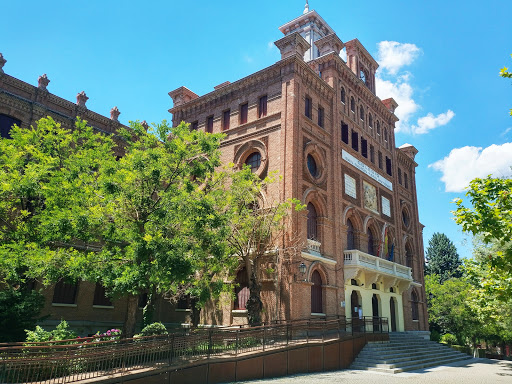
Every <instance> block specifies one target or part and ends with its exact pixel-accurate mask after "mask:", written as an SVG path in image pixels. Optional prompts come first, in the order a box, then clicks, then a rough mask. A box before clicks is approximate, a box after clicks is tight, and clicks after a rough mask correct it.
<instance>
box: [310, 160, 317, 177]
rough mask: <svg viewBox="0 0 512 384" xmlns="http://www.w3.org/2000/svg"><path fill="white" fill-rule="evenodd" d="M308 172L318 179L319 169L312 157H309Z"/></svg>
mask: <svg viewBox="0 0 512 384" xmlns="http://www.w3.org/2000/svg"><path fill="white" fill-rule="evenodd" d="M308 170H309V173H311V176H313V177H318V167H317V166H316V161H315V158H314V157H313V156H311V155H308Z"/></svg>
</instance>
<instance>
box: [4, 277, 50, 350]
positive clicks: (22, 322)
mask: <svg viewBox="0 0 512 384" xmlns="http://www.w3.org/2000/svg"><path fill="white" fill-rule="evenodd" d="M43 306H44V297H43V295H42V294H41V293H39V292H37V291H28V290H26V289H23V288H18V289H13V288H12V287H5V288H4V289H2V290H0V342H2V343H4V342H15V341H22V340H23V339H24V338H25V329H29V330H33V329H34V328H35V326H36V322H37V320H38V318H39V314H40V312H41V310H42V309H43Z"/></svg>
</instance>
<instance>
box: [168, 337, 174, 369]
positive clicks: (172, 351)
mask: <svg viewBox="0 0 512 384" xmlns="http://www.w3.org/2000/svg"><path fill="white" fill-rule="evenodd" d="M174 336H175V334H174V333H172V334H171V356H170V357H169V365H171V364H172V358H173V356H174Z"/></svg>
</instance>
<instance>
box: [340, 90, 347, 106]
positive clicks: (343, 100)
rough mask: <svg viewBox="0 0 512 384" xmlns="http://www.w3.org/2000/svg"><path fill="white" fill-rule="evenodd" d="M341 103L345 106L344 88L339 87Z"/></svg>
mask: <svg viewBox="0 0 512 384" xmlns="http://www.w3.org/2000/svg"><path fill="white" fill-rule="evenodd" d="M340 99H341V102H342V103H343V104H345V99H346V94H345V88H343V87H341V95H340Z"/></svg>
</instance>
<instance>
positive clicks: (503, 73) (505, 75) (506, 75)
mask: <svg viewBox="0 0 512 384" xmlns="http://www.w3.org/2000/svg"><path fill="white" fill-rule="evenodd" d="M510 56H512V55H510ZM500 76H501V77H503V78H505V79H512V73H510V72H509V71H508V68H507V67H503V68H501V69H500ZM510 116H512V109H511V110H510Z"/></svg>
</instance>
